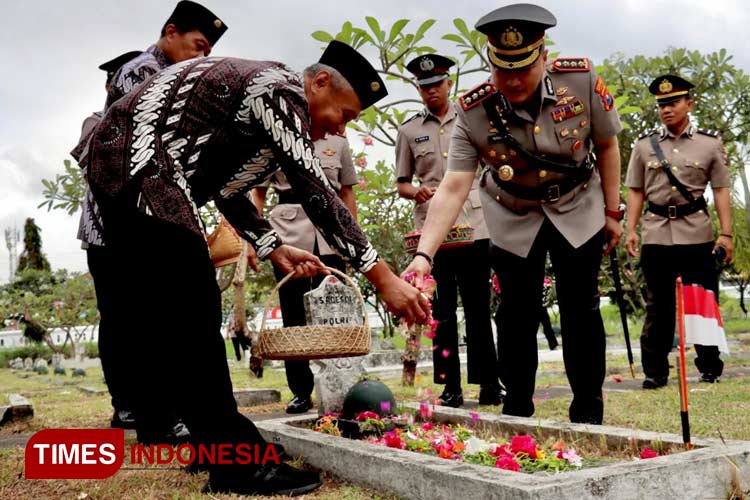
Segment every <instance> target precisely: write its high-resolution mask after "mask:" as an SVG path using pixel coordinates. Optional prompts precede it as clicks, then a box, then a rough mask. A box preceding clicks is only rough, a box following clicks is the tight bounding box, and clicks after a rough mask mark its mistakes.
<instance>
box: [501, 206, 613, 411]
mask: <svg viewBox="0 0 750 500" xmlns="http://www.w3.org/2000/svg"><path fill="white" fill-rule="evenodd" d="M603 244H604V232H603V231H601V232H599V233H597V234H596V235H595V236H594V237H593V238H591V239H590V240H589V241H587V242H586V243H584V244H583V245H582V246H580V247H579V248H573V247H572V246H571V245H570V243H568V241H567V240H566V239H565V237H564V236H563V235H562V234H560V232H559V231H558V230H557V229H556V228H555V226H554V225H553V224H552V223H551V222H550V221H549V220H545V221H544V223H543V224H542V228H541V229H540V231H539V234H537V237H536V240H535V241H534V244H533V246H532V247H531V251H530V253H529V255H528V256H527V257H526V258H523V257H519V256H518V255H515V254H512V253H510V252H507V251H505V250H502V249H501V248H499V247H496V246H494V245H493V246H492V247H491V250H490V256H491V261H492V267H493V268H494V269H495V273H496V274H497V276H498V280H499V282H500V289H501V292H500V293H501V302H500V306H499V307H498V311H497V315H496V316H495V318H496V324H497V331H498V342H497V349H498V361H499V364H500V380H501V381H502V382H503V384H505V388H506V390H507V396H506V399H505V405H504V406H503V413H505V414H507V415H518V416H522V417H529V416H531V415H533V414H534V403H533V400H532V397H533V395H534V385H535V377H536V369H537V364H538V359H537V341H536V333H537V329H538V328H539V320H540V318H539V316H540V313H541V308H540V307H539V304H540V303H541V301H542V286H543V279H544V264H545V260H546V256H547V252H549V255H550V259H551V260H552V268H553V271H554V274H555V278H556V283H557V297H558V304H559V307H560V324H561V335H562V340H563V361H564V362H565V372H566V373H567V376H568V381H569V382H570V388H571V389H572V391H573V402H572V403H571V405H570V409H569V415H570V420H571V421H573V422H585V423H596V424H599V423H601V422H602V417H603V411H604V404H603V401H602V384H603V383H604V372H605V356H604V355H605V337H604V324H603V323H602V317H601V314H600V312H599V292H598V288H597V284H598V279H597V278H598V274H599V266H600V264H601V259H602V245H603ZM501 318H502V321H501V320H500V319H501Z"/></svg>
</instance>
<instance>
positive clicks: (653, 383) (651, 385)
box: [643, 377, 667, 389]
mask: <svg viewBox="0 0 750 500" xmlns="http://www.w3.org/2000/svg"><path fill="white" fill-rule="evenodd" d="M665 385H667V377H646V379H645V380H644V381H643V388H644V389H659V388H660V387H664V386H665Z"/></svg>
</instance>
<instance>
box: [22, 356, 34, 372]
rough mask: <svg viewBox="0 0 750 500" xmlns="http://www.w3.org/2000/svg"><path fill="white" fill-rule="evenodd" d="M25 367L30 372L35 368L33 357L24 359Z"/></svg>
mask: <svg viewBox="0 0 750 500" xmlns="http://www.w3.org/2000/svg"><path fill="white" fill-rule="evenodd" d="M23 369H24V370H26V371H28V372H30V371H32V370H33V369H34V360H33V359H31V358H26V359H24V360H23Z"/></svg>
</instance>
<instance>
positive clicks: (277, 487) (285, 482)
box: [203, 464, 323, 497]
mask: <svg viewBox="0 0 750 500" xmlns="http://www.w3.org/2000/svg"><path fill="white" fill-rule="evenodd" d="M216 476H217V475H215V474H214V473H213V472H212V473H211V477H210V478H209V479H208V482H207V483H206V485H205V486H204V487H203V493H237V494H239V495H268V496H272V495H285V496H290V497H293V496H297V495H304V494H305V493H309V492H311V491H313V490H315V489H318V488H319V487H320V486H321V485H322V484H323V483H322V482H321V480H320V474H318V473H317V472H310V471H306V470H301V469H295V468H294V467H291V466H290V465H287V464H279V465H276V464H274V465H263V466H261V468H260V469H258V470H257V471H256V472H255V473H254V474H252V475H250V476H241V477H240V476H237V477H233V478H221V479H216Z"/></svg>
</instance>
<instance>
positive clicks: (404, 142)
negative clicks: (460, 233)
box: [396, 54, 503, 407]
mask: <svg viewBox="0 0 750 500" xmlns="http://www.w3.org/2000/svg"><path fill="white" fill-rule="evenodd" d="M454 64H455V63H454V62H453V61H452V60H450V59H448V58H447V57H443V56H440V55H437V54H426V55H422V56H418V57H416V58H415V59H413V60H412V61H410V62H409V63H408V64H407V65H406V69H407V70H409V71H410V72H411V73H412V74H413V75H414V76H415V77H416V84H417V87H418V90H419V94H420V96H421V97H422V101H424V103H425V109H423V110H422V111H421V112H419V113H417V114H416V115H414V116H413V117H411V118H410V119H409V120H407V121H406V122H405V123H404V124H403V125H401V127H400V128H399V131H398V137H397V139H396V171H397V179H398V192H399V195H400V196H401V197H402V198H406V199H410V200H414V201H415V202H416V204H415V206H414V225H415V227H416V229H422V226H423V224H424V220H425V216H426V215H427V210H428V208H429V205H430V198H432V196H433V194H434V193H435V191H436V190H437V186H438V185H439V184H440V181H441V180H442V179H443V175H445V170H446V167H447V164H448V151H449V146H450V137H451V134H452V132H453V125H454V124H455V122H456V115H457V112H456V107H455V105H454V104H452V103H451V101H450V99H449V97H448V96H449V92H450V88H451V85H452V83H453V82H452V80H451V79H450V78H449V75H448V72H449V71H450V68H451V67H452V66H453V65H454ZM475 167H476V168H475V170H478V167H479V163H478V162H477V164H476V165H475ZM414 176H416V177H417V179H418V181H419V187H417V186H414V185H413V184H412V179H413V178H414ZM456 223H457V224H469V225H471V226H472V227H473V228H474V242H473V243H472V244H471V245H467V246H463V247H457V248H449V249H444V250H440V251H438V252H437V253H436V254H435V257H434V259H435V266H434V268H433V270H432V274H433V276H434V277H435V280H436V281H437V293H436V295H435V299H434V300H433V312H432V314H433V317H434V318H435V319H436V320H438V321H439V323H438V327H437V331H436V334H435V338H434V340H433V348H434V349H433V366H434V375H433V376H434V381H435V383H436V384H445V390H444V391H443V394H442V395H441V396H440V400H441V402H442V404H443V405H445V406H452V407H458V406H461V405H462V404H463V391H462V389H461V365H460V361H459V357H458V322H457V317H456V307H457V305H458V296H457V293H456V290H457V289H458V290H459V292H460V293H461V302H462V304H463V307H464V317H465V318H466V344H467V358H468V380H469V383H471V384H480V386H481V389H480V392H479V403H480V404H493V405H498V404H501V403H502V401H503V391H502V389H501V387H500V384H499V382H498V372H497V358H496V357H495V345H494V341H493V338H492V325H491V323H490V321H491V320H490V285H489V282H490V262H489V235H488V234H487V227H486V226H485V224H484V217H483V215H482V202H481V200H480V198H479V182H478V179H475V181H474V183H473V185H472V189H471V191H470V192H469V197H468V199H467V200H466V202H465V203H464V206H463V211H462V213H461V214H460V215H459V217H458V219H457V220H456Z"/></svg>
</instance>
